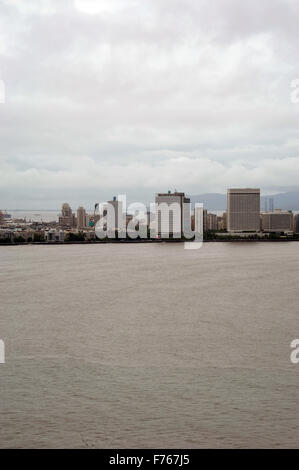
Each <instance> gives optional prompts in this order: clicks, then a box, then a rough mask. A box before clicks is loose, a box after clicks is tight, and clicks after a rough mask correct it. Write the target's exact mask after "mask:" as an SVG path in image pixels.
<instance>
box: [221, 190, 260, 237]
mask: <svg viewBox="0 0 299 470" xmlns="http://www.w3.org/2000/svg"><path fill="white" fill-rule="evenodd" d="M227 230H228V232H259V231H260V189H251V188H246V189H228V190H227Z"/></svg>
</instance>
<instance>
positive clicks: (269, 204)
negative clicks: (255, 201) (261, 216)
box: [264, 197, 274, 212]
mask: <svg viewBox="0 0 299 470" xmlns="http://www.w3.org/2000/svg"><path fill="white" fill-rule="evenodd" d="M273 211H274V199H273V197H265V198H264V212H273Z"/></svg>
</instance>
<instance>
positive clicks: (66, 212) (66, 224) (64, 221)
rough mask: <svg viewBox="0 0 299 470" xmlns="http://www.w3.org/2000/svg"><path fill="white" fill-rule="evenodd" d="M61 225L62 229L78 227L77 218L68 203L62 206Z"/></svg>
mask: <svg viewBox="0 0 299 470" xmlns="http://www.w3.org/2000/svg"><path fill="white" fill-rule="evenodd" d="M59 225H60V227H62V228H73V227H76V225H77V221H76V216H75V214H73V211H72V209H71V207H70V205H69V204H67V203H66V202H65V203H64V204H62V208H61V215H60V216H59Z"/></svg>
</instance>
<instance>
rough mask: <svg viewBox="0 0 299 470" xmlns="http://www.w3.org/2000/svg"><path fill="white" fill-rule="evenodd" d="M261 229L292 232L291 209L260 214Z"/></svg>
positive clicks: (274, 231) (273, 231) (264, 230)
mask: <svg viewBox="0 0 299 470" xmlns="http://www.w3.org/2000/svg"><path fill="white" fill-rule="evenodd" d="M261 219H262V230H263V232H269V233H271V232H272V233H289V232H293V230H294V224H293V213H292V212H291V211H282V210H279V209H277V210H275V211H273V212H264V213H262V214H261Z"/></svg>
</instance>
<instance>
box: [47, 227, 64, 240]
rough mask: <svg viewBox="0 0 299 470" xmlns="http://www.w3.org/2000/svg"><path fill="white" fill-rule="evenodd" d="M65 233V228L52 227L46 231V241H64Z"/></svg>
mask: <svg viewBox="0 0 299 470" xmlns="http://www.w3.org/2000/svg"><path fill="white" fill-rule="evenodd" d="M64 238H65V233H64V231H63V230H55V229H51V230H48V231H47V232H45V240H46V242H64Z"/></svg>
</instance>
